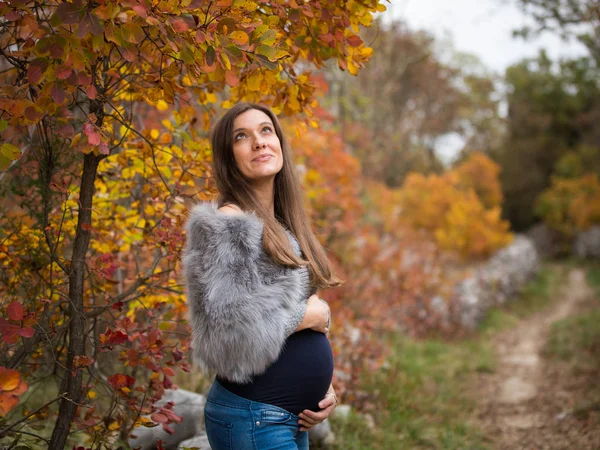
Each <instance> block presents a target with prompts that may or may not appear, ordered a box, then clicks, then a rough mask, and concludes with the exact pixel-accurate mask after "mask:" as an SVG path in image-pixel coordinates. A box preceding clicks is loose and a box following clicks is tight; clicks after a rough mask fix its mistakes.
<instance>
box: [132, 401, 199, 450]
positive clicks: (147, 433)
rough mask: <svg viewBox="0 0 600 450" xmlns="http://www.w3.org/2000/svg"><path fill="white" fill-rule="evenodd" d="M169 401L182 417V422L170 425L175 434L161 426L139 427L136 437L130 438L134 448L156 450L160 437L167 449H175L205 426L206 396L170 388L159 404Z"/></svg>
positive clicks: (176, 412)
mask: <svg viewBox="0 0 600 450" xmlns="http://www.w3.org/2000/svg"><path fill="white" fill-rule="evenodd" d="M167 402H173V403H174V405H175V406H173V412H174V413H175V414H177V415H178V416H179V417H181V418H182V421H181V422H180V423H172V424H170V425H169V427H170V428H171V429H173V434H172V435H171V434H168V433H167V432H166V431H164V430H163V429H162V427H161V426H158V427H154V428H145V427H138V428H136V429H135V430H133V433H132V434H133V436H135V437H132V438H130V439H129V440H128V442H129V445H130V446H131V448H132V449H140V450H154V449H155V448H156V440H157V439H160V440H161V441H162V442H163V447H164V448H165V449H167V450H171V449H173V450H174V449H176V448H177V444H179V443H180V442H181V441H183V440H185V439H188V438H190V437H192V436H195V435H197V434H199V433H200V432H201V430H202V429H203V428H204V426H203V423H204V402H205V400H204V396H202V395H200V394H196V393H195V392H190V391H186V390H185V389H176V390H173V389H168V390H166V391H165V395H164V396H163V398H161V399H160V400H159V401H158V402H157V405H159V406H162V405H165V404H166V403H167ZM202 448H203V449H204V447H202Z"/></svg>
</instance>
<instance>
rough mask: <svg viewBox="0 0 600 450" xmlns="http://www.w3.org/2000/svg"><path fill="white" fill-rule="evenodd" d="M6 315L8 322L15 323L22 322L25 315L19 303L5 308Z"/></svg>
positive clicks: (13, 303)
mask: <svg viewBox="0 0 600 450" xmlns="http://www.w3.org/2000/svg"><path fill="white" fill-rule="evenodd" d="M6 314H7V315H8V318H9V319H10V320H14V321H15V322H19V321H21V320H23V316H24V314H25V310H24V309H23V305H21V304H20V303H19V302H12V303H11V304H10V305H8V307H7V308H6Z"/></svg>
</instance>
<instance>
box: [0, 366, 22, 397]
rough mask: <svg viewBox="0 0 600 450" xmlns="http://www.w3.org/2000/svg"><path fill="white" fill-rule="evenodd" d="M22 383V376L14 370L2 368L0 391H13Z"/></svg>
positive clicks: (0, 371)
mask: <svg viewBox="0 0 600 450" xmlns="http://www.w3.org/2000/svg"><path fill="white" fill-rule="evenodd" d="M20 381H21V374H20V373H19V372H18V371H16V370H13V369H7V368H5V367H0V389H1V390H3V391H12V390H13V389H15V388H16V387H17V386H18V385H19V382H20Z"/></svg>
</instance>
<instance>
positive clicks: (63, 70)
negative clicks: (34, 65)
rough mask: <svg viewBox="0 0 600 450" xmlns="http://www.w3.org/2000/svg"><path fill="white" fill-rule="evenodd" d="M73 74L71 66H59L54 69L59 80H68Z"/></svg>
mask: <svg viewBox="0 0 600 450" xmlns="http://www.w3.org/2000/svg"><path fill="white" fill-rule="evenodd" d="M72 72H73V69H72V68H71V67H70V66H65V65H62V66H58V67H57V68H56V69H54V73H55V74H56V78H58V79H59V80H66V79H67V78H69V77H70V76H71V73H72Z"/></svg>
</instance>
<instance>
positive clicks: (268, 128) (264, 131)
mask: <svg viewBox="0 0 600 450" xmlns="http://www.w3.org/2000/svg"><path fill="white" fill-rule="evenodd" d="M262 130H263V133H267V132H268V133H272V132H273V129H272V128H271V127H264V128H263V129H262Z"/></svg>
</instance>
